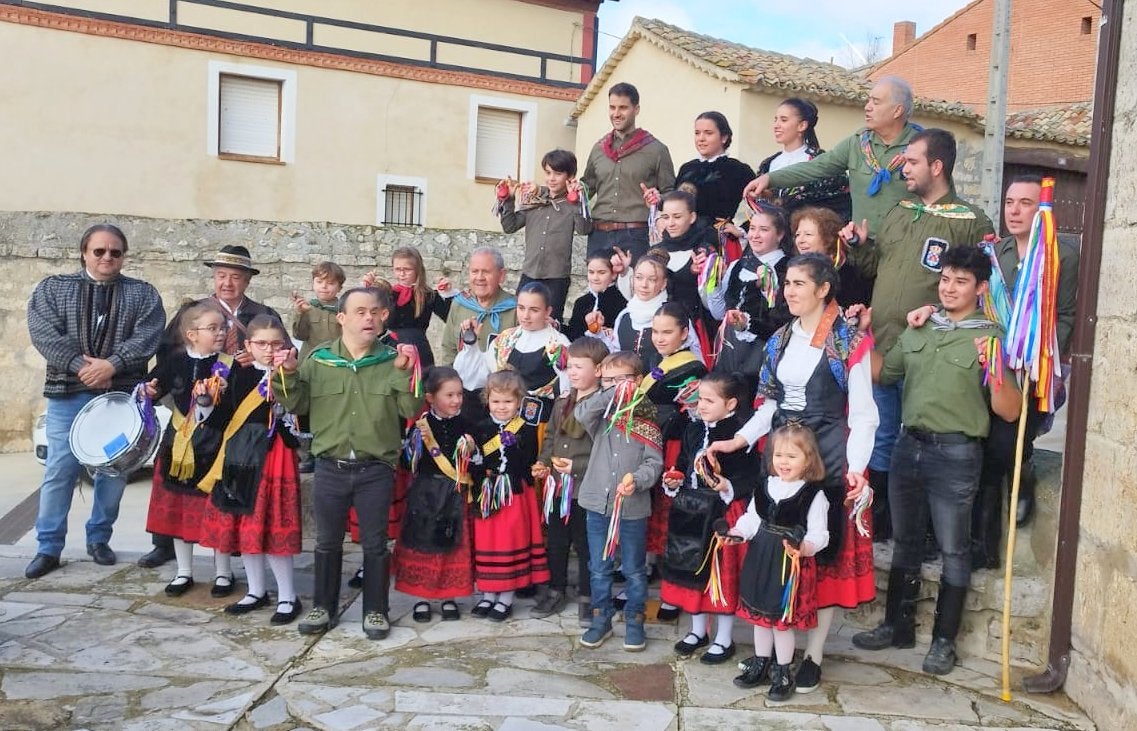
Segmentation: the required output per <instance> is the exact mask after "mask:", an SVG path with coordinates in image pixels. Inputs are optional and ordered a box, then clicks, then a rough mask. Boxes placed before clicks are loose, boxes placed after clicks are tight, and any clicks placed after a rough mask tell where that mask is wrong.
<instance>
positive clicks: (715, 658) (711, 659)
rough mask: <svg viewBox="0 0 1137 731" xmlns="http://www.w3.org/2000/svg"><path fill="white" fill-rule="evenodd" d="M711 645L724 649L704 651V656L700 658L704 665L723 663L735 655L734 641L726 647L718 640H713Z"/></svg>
mask: <svg viewBox="0 0 1137 731" xmlns="http://www.w3.org/2000/svg"><path fill="white" fill-rule="evenodd" d="M711 647H718V648H720V649H721V650H722V652H709V651H708V652H704V653H703V656H702V657H700V658H699V662H701V663H703V664H704V665H722V664H723V663H724V662H726V661H727V660H729V659H731V658H732V657H734V651H735V650H734V647H735V646H734V643H733V642H732V643H730V644H729V645H727V646H726V647H723V646H722V645H720V644H719V643H717V642H712V643H711Z"/></svg>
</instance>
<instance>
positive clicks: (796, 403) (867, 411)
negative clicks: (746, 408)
mask: <svg viewBox="0 0 1137 731" xmlns="http://www.w3.org/2000/svg"><path fill="white" fill-rule="evenodd" d="M812 339H813V335H812V334H807V333H806V332H805V331H804V330H802V329H801V322H800V321H799V320H794V321H793V325H792V326H791V328H790V342H789V345H787V346H786V352H785V353H784V354H783V355H782V358H781V360H780V361H778V374H777V375H778V380H779V381H780V382H781V384H782V386H783V389H784V398H783V401H782V403H781V407H782V409H783V410H784V411H803V410H804V409H805V407H806V400H805V386H806V384H807V383H808V382H809V379H810V377H812V376H813V372H814V370H816V368H817V363H818V361H820V360H821V358H822V357H823V356H824V355H825V350H824V349H823V348H815V347H813V346H812V345H810V341H811V340H812ZM778 406H779V404H777V403H774V401H773V400H771V399H766V401H764V402H763V403H762V406H760V407H759V408H758V410H757V411H755V412H754V415H753V416H751V417H750V420H749V421H747V422H746V423H745V424H744V425H743V426H742V428H741V429H739V430H738V433H739V435H740V436H742V437H743V438H744V439H745V440H746V443H747V444H749V445H750V446H751V448H753V446H754V444H755V443H756V442H757V441H758V440H759V439H760V438H761V437H762V436H763V435H765V434H768V433H769V432H770V425H771V424H772V422H773V419H774V412H775V411H776V410H777V408H778ZM847 419H848V424H849V437H848V439H847V440H846V442H845V460H846V461H847V462H848V463H849V471H850V472H863V471H864V469H865V467H867V466H868V463H869V458H870V457H872V450H873V443H874V440H875V439H876V427H877V424H879V423H880V414H879V413H878V412H877V409H876V402H875V401H873V397H872V370H871V365H870V360H869V358H864V359H863V360H861V362H859V363H857V364H856V365H855V366H853V367H852V368H850V369H849V413H848V417H847Z"/></svg>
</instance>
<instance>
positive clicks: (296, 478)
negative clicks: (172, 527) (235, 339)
mask: <svg viewBox="0 0 1137 731" xmlns="http://www.w3.org/2000/svg"><path fill="white" fill-rule="evenodd" d="M245 344H246V345H247V346H248V348H249V352H251V353H252V354H253V358H254V361H253V363H252V364H251V365H249V366H247V367H244V368H234V369H233V372H232V377H231V378H230V385H229V401H230V403H232V404H233V405H234V409H235V410H234V412H233V416H232V418H231V419H230V420H229V425H228V426H227V427H226V428H225V440H224V442H223V443H222V446H221V451H220V452H219V453H218V454H217V459H216V460H215V461H214V464H213V467H212V469H211V470H210V471H209V474H207V475H206V476H205V477H204V478H203V479H202V481H201V485H202V487H204V488H212V491H211V492H210V500H209V503H208V505H206V507H205V516H204V519H203V521H202V529H201V545H203V546H209V547H211V548H213V549H215V550H217V551H220V552H224V553H240V554H241V560H242V561H243V562H244V564H245V576H246V578H247V580H248V584H249V592H248V593H247V594H246V595H245V596H244V597H243V598H242V599H240V600H239V601H237V602H236V603H234V604H230V605H229V606H227V607H226V608H225V611H226V613H228V614H247V613H249V612H251V611H253V610H256V609H261V608H263V607H266V606H268V603H269V598H268V588H267V586H266V581H265V562H266V560H267V562H268V566H269V568H270V569H272V575H273V577H274V578H275V579H276V598H277V605H276V613H275V614H273V615H272V618H271V620H270V622H271V623H272V624H276V625H282V624H288V623H290V622H292V621H293V620H294V619H296V617H298V616H300V610H301V607H300V599H299V598H298V597H297V595H296V589H295V582H294V581H293V573H292V557H293V556H295V555H296V554H298V553H300V525H301V521H300V471H299V462H298V460H297V456H296V448H297V447H298V446H299V444H300V443H299V440H298V439H297V438H296V435H295V434H293V433H292V429H293V428H295V421H294V419H293V417H291V416H289V415H287V414H285V413H284V409H283V408H281V407H280V405H279V404H277V403H276V402H275V401H272V400H271V399H270V394H271V389H270V387H269V386H270V380H271V379H272V376H273V372H274V371H273V369H272V366H273V363H274V356H275V355H276V354H277V353H280V354H281V357H283V355H285V354H287V351H288V348H290V347H291V346H292V342H291V340H289V338H288V334H287V332H286V331H285V329H284V325H283V324H281V322H280V320H277V319H276V318H275V317H272V316H271V315H258V316H257V317H254V318H253V320H252V321H251V322H250V323H249V324H248V326H247V330H246V336H245Z"/></svg>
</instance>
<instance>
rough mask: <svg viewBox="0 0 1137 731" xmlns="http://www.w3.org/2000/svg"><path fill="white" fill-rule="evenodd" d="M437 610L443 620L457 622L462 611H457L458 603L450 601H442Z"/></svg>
mask: <svg viewBox="0 0 1137 731" xmlns="http://www.w3.org/2000/svg"><path fill="white" fill-rule="evenodd" d="M439 611H440V613H441V614H442V621H443V622H457V621H458V620H459V619H461V618H462V613H461V612H460V611H458V605H457V604H456V603H455V602H452V601H445V602H442V607H441V608H440V610H439Z"/></svg>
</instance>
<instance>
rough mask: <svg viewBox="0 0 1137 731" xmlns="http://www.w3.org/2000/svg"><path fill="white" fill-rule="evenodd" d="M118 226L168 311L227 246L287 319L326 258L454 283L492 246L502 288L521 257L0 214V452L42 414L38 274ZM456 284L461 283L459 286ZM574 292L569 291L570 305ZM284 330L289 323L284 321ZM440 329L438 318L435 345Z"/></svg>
mask: <svg viewBox="0 0 1137 731" xmlns="http://www.w3.org/2000/svg"><path fill="white" fill-rule="evenodd" d="M101 222H109V223H114V224H115V225H117V226H120V227H121V228H122V229H123V231H124V232H125V233H126V236H127V239H128V240H129V242H130V251H129V254H128V257H127V264H126V267H125V270H124V271H125V272H126V274H128V275H130V276H135V277H140V278H142V279H145V280H147V281H149V282H150V283H152V284H153V285H154V286H155V287H157V288H158V291H159V292H161V294H162V298H163V300H164V303H165V306H166V311H167V313H170V312H172V311H173V310H175V309H176V308H177V306H178V304H179V303H180V302H181V300H182V299H184V298H186V297H200V296H202V295H204V294H208V293H210V292H211V291H212V284H211V279H210V270H209V269H208V268H206V267H205V266H203V265H202V262H203V261H205V260H207V259H210V258H211V257H212V256H213V255H214V254H215V253H216V252H217V250H218V249H219V248H220V247H221V246H223V245H225V244H241V245H243V246H246V247H248V249H249V251H250V253H251V254H252V257H253V261H254V262H256V266H257V268H259V269H260V270H261V273H260V274H259V275H258V276H256V277H254V278H253V283H252V286H251V287H250V288H249V292H248V294H249V296H250V297H252V298H253V299H255V300H258V301H260V302H265V303H267V304H269V305H270V306H272V307H274V308H276V309H277V310H278V311H279V312H280V313H281V315H282V316H284V317H285V319H286V321H287V320H289V319H290V317H291V310H290V302H291V293H292V292H301V293H308V292H309V291H310V288H311V279H310V273H311V265H312V264H314V263H316V262H319V261H324V260H328V259H330V260H332V261H335V262H336V263H338V264H340V265H341V266H343V267H344V269H346V270H347V274H348V283H349V284H350V283H352V282H356V281H358V280H359V278H360V277H361V276H362V275H363V274H364V273H365V272H367V271H368V270H370V269H375V268H377V269H379V270H380V271H381V272H386V273H387V276H389V272H390V264H391V252H392V251H393V250H395V249H397V248H399V247H401V246H414V247H417V248H418V249H419V251H420V252H422V255H423V259H424V261H425V263H426V266H427V273H428V277H429V279H430V280H431V281H432V282H433V281H435V280H436V279H437V278H438V277H440V276H447V277H450V278H452V279H457V280H461V279H462V278H463V277H464V275H463V271H464V269H465V266H466V261H467V259H468V258H469V255H470V252H471V251H473V250H474V249H475V248H477V247H479V246H497V247H499V248H500V249H501V250H502V251H503V252H504V254H505V261H506V266H507V268H508V269H509V279H508V281H507V283H506V286H507V287H510V288H512V287H513V286H515V285H516V283H517V277H518V270H519V268H520V266H521V259H522V256H523V254H524V238H523V234H522V233H519V234H515V235H506V234H502V233H500V232H488V231H473V230H448V231H439V230H430V229H409V228H387V229H384V228H381V227H376V226H344V225H337V224H330V223H296V222H293V223H272V222H265V221H195V220H189V221H185V220H178V221H175V220H163V219H153V218H138V217H128V216H113V215H108V216H95V215H88V214H78V213H74V214H73V213H0V338H2V339H3V342H4V343H5V347H4V348H3V350H0V373H3V383H4V388H3V390H2V391H0V414H3V415H4V418H3V421H2V423H0V451H7V452H15V451H26V450H29V449H30V448H31V430H32V424H33V420H34V418H35V416H36V415H37V414H38V413H39V412H40V411H41V410H42V408H43V404H44V400H43V398H42V397H41V396H40V394H41V391H42V388H43V375H44V362H43V358H42V357H41V356H40V355H39V353H38V352H37V351H36V350H35V348H33V347H32V345H31V342H30V340H29V338H28V329H27V301H28V297H29V296H30V295H31V292H32V289H33V288H34V287H35V285H36V283H38V282H39V281H40V280H41V279H43V278H44V277H46V276H48V275H51V274H56V273H60V272H67V271H74V270H75V269H76V268H77V267H78V266H79V237H80V236H81V235H82V233H83V231H84V230H85V229H86V228H87V227H88V226H90V225H91V224H94V223H101ZM573 262H574V272H575V273H574V277H573V281H574V285H576V286H575V287H574V290H573V294H575V293H576V291H578V290H580V289H582V288H583V282H584V275H583V271H584V239H583V238H578V240H577V241H576V246H575V250H574V255H573ZM458 285H459V286H461V282H459V283H458ZM573 294H570V305H571V298H572V296H573ZM286 324H290V323H288V322H286ZM440 331H441V323H440V322H439V321H438V320H437V319H436V320H435V322H434V324H433V325H432V328H431V334H432V337H433V338H437V337H438V334H439V332H440Z"/></svg>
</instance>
